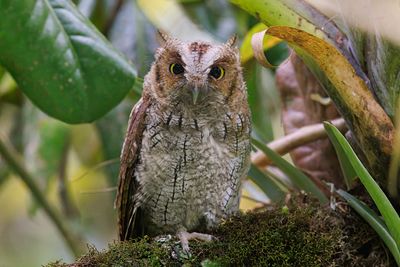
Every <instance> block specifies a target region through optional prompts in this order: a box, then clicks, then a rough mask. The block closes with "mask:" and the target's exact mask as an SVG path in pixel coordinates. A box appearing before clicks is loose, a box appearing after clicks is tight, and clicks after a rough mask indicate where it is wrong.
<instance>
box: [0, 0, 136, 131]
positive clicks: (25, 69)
mask: <svg viewBox="0 0 400 267" xmlns="http://www.w3.org/2000/svg"><path fill="white" fill-rule="evenodd" d="M0 17H1V21H2V22H1V24H0V40H1V42H0V64H2V65H3V66H4V67H5V68H6V69H7V70H8V71H9V72H10V73H11V75H12V76H13V77H14V79H15V80H16V82H17V83H18V85H19V87H20V88H21V89H22V90H23V92H24V93H25V94H26V95H27V96H28V97H29V98H30V99H31V100H32V101H33V102H34V103H35V104H36V105H37V106H38V107H39V108H41V109H42V110H43V111H44V112H46V113H47V114H49V115H50V116H53V117H55V118H57V119H60V120H62V121H65V122H68V123H82V122H90V121H93V120H95V119H97V118H99V117H101V116H102V115H104V114H105V113H106V112H108V111H109V110H110V109H111V108H113V107H114V106H115V105H116V104H118V103H119V102H120V101H121V100H122V98H123V97H124V96H125V95H126V93H127V92H128V91H129V89H131V87H132V86H133V84H134V81H135V71H134V69H133V67H132V66H131V65H130V64H129V63H128V62H127V61H126V60H125V59H124V58H123V57H122V56H121V55H120V54H119V53H118V52H117V51H116V50H114V49H113V47H112V46H111V45H110V44H109V42H108V41H107V40H106V39H105V38H104V37H103V36H102V35H101V34H100V33H99V32H98V31H97V30H96V28H95V27H94V26H93V25H92V24H91V23H90V22H89V21H88V20H87V19H86V18H85V17H84V16H82V15H81V14H80V13H79V11H77V9H76V7H75V6H74V5H73V4H72V3H71V2H70V1H62V0H18V1H14V0H2V1H1V2H0Z"/></svg>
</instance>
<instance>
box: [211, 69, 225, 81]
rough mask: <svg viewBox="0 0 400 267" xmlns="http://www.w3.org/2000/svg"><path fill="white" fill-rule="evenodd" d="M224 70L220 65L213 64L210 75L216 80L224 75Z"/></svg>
mask: <svg viewBox="0 0 400 267" xmlns="http://www.w3.org/2000/svg"><path fill="white" fill-rule="evenodd" d="M224 74H225V70H224V69H223V68H222V67H220V66H214V67H212V68H211V70H210V75H211V76H212V77H214V78H215V79H216V80H219V79H221V78H222V77H224Z"/></svg>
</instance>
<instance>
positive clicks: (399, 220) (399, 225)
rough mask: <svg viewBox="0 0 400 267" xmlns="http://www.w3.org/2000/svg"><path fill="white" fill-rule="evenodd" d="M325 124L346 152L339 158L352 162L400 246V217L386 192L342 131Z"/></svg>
mask: <svg viewBox="0 0 400 267" xmlns="http://www.w3.org/2000/svg"><path fill="white" fill-rule="evenodd" d="M324 125H325V129H326V131H327V133H328V136H329V139H331V140H334V142H332V143H333V145H334V147H335V149H336V151H337V152H338V153H342V152H344V157H341V158H339V160H346V161H348V163H347V164H351V166H352V167H353V169H354V172H355V173H356V174H357V176H358V177H359V178H360V181H361V182H362V184H363V185H364V186H365V188H366V189H367V191H368V193H369V195H370V196H371V198H372V199H373V200H374V203H375V205H376V206H377V207H378V209H379V211H380V212H381V214H382V216H383V218H384V219H385V223H386V225H387V227H388V229H389V232H390V233H391V235H392V237H393V238H394V240H395V241H396V244H397V246H398V247H400V217H399V215H398V214H397V212H396V210H395V209H394V208H393V206H392V204H391V203H390V201H389V199H388V198H387V197H386V195H385V193H384V192H383V191H382V189H381V188H380V187H379V185H378V184H377V183H376V182H375V180H374V179H373V178H372V176H371V175H370V174H369V173H368V171H367V169H366V168H365V167H364V165H363V164H362V163H361V161H360V160H359V159H358V157H357V156H356V154H355V153H354V151H353V149H352V148H351V146H350V145H349V143H348V142H347V140H346V138H344V136H343V135H342V134H341V133H340V131H339V130H338V129H337V128H336V127H335V126H333V125H332V124H330V123H328V122H326V123H325V124H324ZM338 146H340V147H341V149H340V150H338V149H337V147H338Z"/></svg>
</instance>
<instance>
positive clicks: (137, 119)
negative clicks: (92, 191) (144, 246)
mask: <svg viewBox="0 0 400 267" xmlns="http://www.w3.org/2000/svg"><path fill="white" fill-rule="evenodd" d="M149 104H150V101H149V99H148V98H143V97H142V98H141V99H140V100H139V102H137V104H136V105H135V106H134V107H133V109H132V111H131V114H130V117H129V124H128V129H127V132H126V137H125V142H124V145H123V147H122V152H121V166H120V173H119V185H118V193H117V198H116V202H115V205H116V208H117V210H118V230H119V238H120V240H127V239H129V238H131V237H133V236H137V235H140V232H141V228H142V226H141V225H140V224H141V223H140V218H138V217H140V213H141V211H140V210H138V209H140V208H136V207H135V202H134V195H135V192H136V190H137V187H138V184H137V181H136V178H135V169H136V164H137V163H138V159H139V154H140V149H141V140H142V135H143V130H144V128H145V123H144V121H145V117H146V111H147V108H148V106H149Z"/></svg>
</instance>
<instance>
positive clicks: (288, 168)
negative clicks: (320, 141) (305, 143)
mask: <svg viewBox="0 0 400 267" xmlns="http://www.w3.org/2000/svg"><path fill="white" fill-rule="evenodd" d="M252 143H253V144H254V146H256V147H257V148H258V149H260V150H261V151H262V152H264V153H265V154H266V155H267V156H268V158H269V159H271V161H272V162H273V163H274V164H275V165H276V166H277V167H278V168H280V169H281V171H283V172H284V173H285V174H286V175H287V176H288V177H289V178H290V180H291V181H292V182H293V183H294V184H295V185H296V186H297V187H298V188H300V189H302V190H304V191H306V192H308V193H311V194H312V195H314V196H316V197H317V198H318V199H319V201H321V203H323V204H326V203H328V202H329V200H328V198H327V197H326V196H325V195H324V193H322V191H321V190H320V189H319V188H318V187H317V186H316V185H315V184H314V183H313V182H312V181H311V180H310V178H309V177H307V176H306V175H305V174H304V173H303V172H301V171H300V170H299V169H297V168H296V167H294V166H293V165H291V164H290V163H289V162H287V161H286V160H284V159H283V158H281V157H280V156H279V155H278V154H277V153H275V152H274V151H273V150H271V149H270V148H269V147H267V146H266V145H264V144H263V143H261V142H260V141H258V140H256V139H252Z"/></svg>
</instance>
